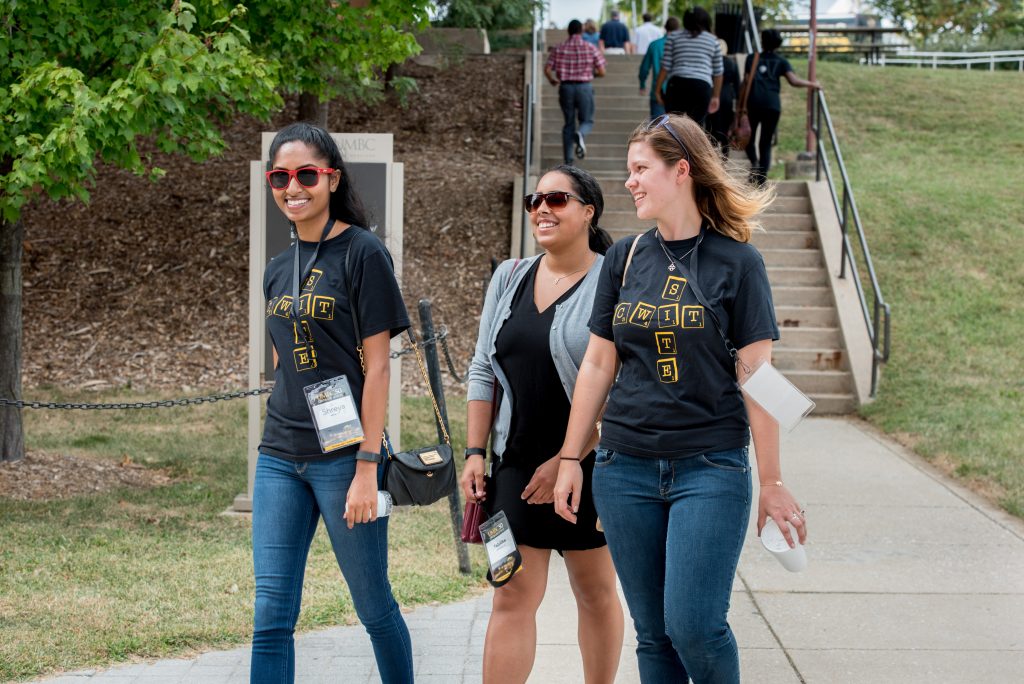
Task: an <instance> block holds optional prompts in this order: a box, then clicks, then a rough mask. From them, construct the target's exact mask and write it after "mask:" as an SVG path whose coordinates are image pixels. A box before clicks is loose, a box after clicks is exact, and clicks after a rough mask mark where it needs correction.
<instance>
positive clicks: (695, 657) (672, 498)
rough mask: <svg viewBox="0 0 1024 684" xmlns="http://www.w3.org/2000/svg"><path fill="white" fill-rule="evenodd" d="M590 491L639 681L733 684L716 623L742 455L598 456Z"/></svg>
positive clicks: (726, 587)
mask: <svg viewBox="0 0 1024 684" xmlns="http://www.w3.org/2000/svg"><path fill="white" fill-rule="evenodd" d="M593 483H594V484H593V487H594V503H595V504H596V505H597V512H598V514H599V515H600V516H601V524H602V525H603V526H604V533H605V538H606V539H607V540H608V548H609V549H610V551H611V554H612V561H613V562H614V563H615V570H616V572H618V575H619V579H620V580H621V582H622V591H623V593H624V594H625V596H626V603H627V604H628V605H629V612H630V613H631V614H632V616H633V624H634V626H635V627H636V635H637V647H636V653H637V660H638V662H639V666H640V680H641V681H642V682H644V683H645V684H663V683H667V682H685V681H687V677H689V678H691V679H692V680H693V682H694V683H695V684H705V683H711V682H714V683H716V684H718V683H721V684H725V683H727V682H728V683H730V684H737V683H738V682H739V681H740V666H739V652H738V649H737V647H736V639H735V638H734V637H733V634H732V630H731V629H730V628H729V623H728V621H727V620H726V616H727V614H728V612H729V596H730V593H731V591H732V582H733V577H734V576H735V574H736V565H737V563H738V562H739V558H740V549H741V548H742V547H743V537H744V535H745V534H746V530H747V520H748V516H749V514H750V489H751V487H750V467H749V464H748V461H747V449H746V447H744V448H742V449H734V450H731V451H719V452H714V453H707V454H702V455H700V456H694V457H692V458H685V459H677V460H659V459H652V458H641V457H638V456H630V455H629V454H624V453H622V452H618V451H609V450H607V449H598V450H597V456H596V461H595V465H594V479H593Z"/></svg>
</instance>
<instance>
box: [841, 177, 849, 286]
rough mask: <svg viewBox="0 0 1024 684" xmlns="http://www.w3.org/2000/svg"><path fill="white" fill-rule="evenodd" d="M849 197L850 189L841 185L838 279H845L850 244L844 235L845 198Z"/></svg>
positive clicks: (845, 234)
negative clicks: (841, 240) (841, 203)
mask: <svg viewBox="0 0 1024 684" xmlns="http://www.w3.org/2000/svg"><path fill="white" fill-rule="evenodd" d="M849 195H850V189H849V188H848V187H846V183H843V220H842V221H840V222H839V228H840V230H841V231H842V234H843V256H842V258H840V259H839V277H840V278H845V277H846V258H847V257H848V256H849V254H850V251H849V248H848V247H847V245H848V244H850V241H849V240H848V239H847V233H846V221H847V218H846V217H847V213H848V210H847V207H848V206H849V202H848V200H847V198H848V197H849Z"/></svg>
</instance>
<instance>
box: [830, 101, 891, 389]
mask: <svg viewBox="0 0 1024 684" xmlns="http://www.w3.org/2000/svg"><path fill="white" fill-rule="evenodd" d="M814 99H815V107H814V110H813V111H814V121H813V124H812V127H813V130H814V134H815V139H816V140H817V154H816V155H815V157H816V158H817V163H816V165H815V166H816V168H815V178H816V179H817V180H819V181H820V180H821V176H822V171H824V173H825V180H826V181H827V182H828V189H829V193H830V194H831V196H832V204H833V206H834V207H835V210H836V216H837V217H838V218H839V228H840V231H841V232H842V237H843V254H842V257H841V259H840V267H839V277H840V278H846V266H847V263H849V266H850V272H851V273H852V274H853V284H854V286H855V288H856V290H857V297H858V299H859V300H860V308H861V313H862V314H863V315H864V323H865V325H866V326H867V331H868V337H870V338H871V346H872V360H871V396H872V397H873V396H875V393H876V391H877V390H878V367H879V364H882V363H885V362H886V361H888V360H889V349H890V343H889V332H890V318H891V316H890V309H889V305H888V304H887V303H886V302H885V299H884V298H883V297H882V288H881V286H880V285H879V284H878V275H877V274H876V273H875V265H874V262H873V261H872V260H871V250H870V249H868V241H867V237H866V236H865V235H864V227H863V224H862V223H861V220H860V212H859V211H857V202H856V200H855V199H854V197H853V190H852V189H851V185H850V177H849V175H848V174H847V172H846V164H845V163H844V162H843V153H842V151H841V150H840V149H839V139H838V138H837V137H836V132H835V126H833V125H832V115H831V114H829V111H828V104H827V103H826V102H825V94H824V93H823V92H822V91H820V90H816V91H814ZM823 134H827V135H828V143H829V145H830V146H831V149H832V154H833V155H834V156H835V159H836V166H837V167H838V169H839V177H840V179H841V180H842V183H843V191H842V199H840V197H839V194H838V192H837V190H836V183H835V176H834V174H833V171H832V167H831V165H830V163H829V160H828V155H827V154H826V153H827V151H828V148H827V147H826V142H825V136H824V135H823ZM851 224H852V226H853V228H854V230H855V231H856V233H857V241H858V243H859V244H860V250H861V254H862V255H863V259H864V264H863V266H864V269H865V270H866V271H867V274H868V280H869V281H870V284H871V295H872V300H873V306H872V307H869V306H868V301H867V297H866V296H865V292H864V285H863V283H862V282H861V276H860V272H859V271H858V270H857V261H856V257H855V255H854V252H853V248H852V246H851V242H850V231H849V228H850V226H851Z"/></svg>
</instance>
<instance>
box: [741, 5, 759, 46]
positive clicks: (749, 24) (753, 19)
mask: <svg viewBox="0 0 1024 684" xmlns="http://www.w3.org/2000/svg"><path fill="white" fill-rule="evenodd" d="M743 5H744V8H745V9H746V16H745V17H744V21H743V24H744V28H745V29H746V30H745V31H744V38H745V39H746V43H747V53H748V54H749V53H752V52H761V32H760V31H758V30H757V15H756V14H755V13H754V2H753V0H746V2H744V3H743Z"/></svg>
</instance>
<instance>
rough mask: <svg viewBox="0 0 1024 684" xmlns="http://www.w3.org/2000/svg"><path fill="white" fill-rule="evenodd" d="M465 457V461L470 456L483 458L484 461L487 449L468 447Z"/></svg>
mask: <svg viewBox="0 0 1024 684" xmlns="http://www.w3.org/2000/svg"><path fill="white" fill-rule="evenodd" d="M465 456H466V459H467V460H468V459H469V457H470V456H483V457H484V459H485V460H486V459H487V449H481V448H480V447H469V448H468V449H466V451H465Z"/></svg>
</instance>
